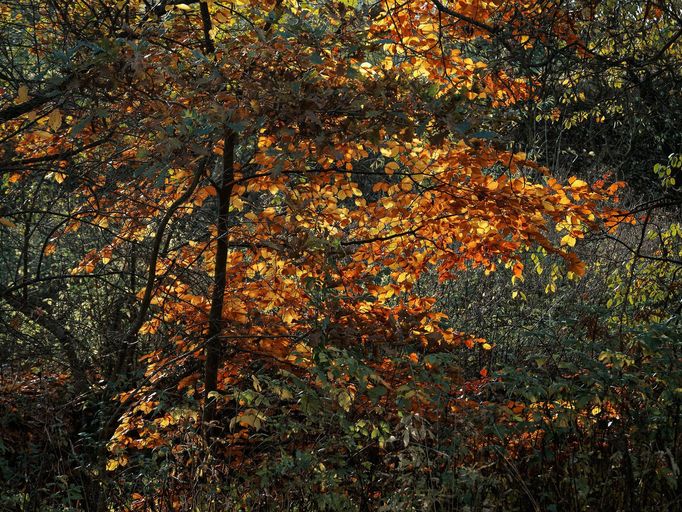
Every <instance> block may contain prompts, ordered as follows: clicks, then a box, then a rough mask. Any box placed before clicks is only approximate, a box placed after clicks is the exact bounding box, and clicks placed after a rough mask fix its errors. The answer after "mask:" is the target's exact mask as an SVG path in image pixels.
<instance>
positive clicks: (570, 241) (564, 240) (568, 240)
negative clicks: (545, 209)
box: [561, 235, 575, 247]
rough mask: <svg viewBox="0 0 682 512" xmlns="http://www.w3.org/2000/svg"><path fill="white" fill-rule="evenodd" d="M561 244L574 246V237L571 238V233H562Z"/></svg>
mask: <svg viewBox="0 0 682 512" xmlns="http://www.w3.org/2000/svg"><path fill="white" fill-rule="evenodd" d="M561 245H568V246H569V247H575V238H573V237H572V236H571V235H564V237H563V238H562V239H561Z"/></svg>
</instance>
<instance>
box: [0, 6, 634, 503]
mask: <svg viewBox="0 0 682 512" xmlns="http://www.w3.org/2000/svg"><path fill="white" fill-rule="evenodd" d="M2 14H3V16H4V23H5V24H6V26H7V30H5V31H3V33H4V34H5V36H3V37H5V38H6V41H4V44H3V47H4V48H11V49H12V52H15V53H13V54H11V55H8V56H7V57H6V58H4V60H3V62H2V68H1V69H0V71H2V76H1V77H0V78H1V79H2V82H3V87H4V90H5V91H6V92H5V95H6V97H8V98H9V97H11V101H8V102H7V104H6V105H5V106H4V107H3V108H2V109H0V119H2V121H3V125H2V137H3V141H4V142H3V147H2V161H3V166H2V168H3V172H4V173H5V177H4V182H3V188H4V192H5V197H6V198H7V203H6V205H5V206H4V209H3V214H2V215H3V217H2V219H3V220H4V222H3V228H2V229H4V230H5V235H4V236H6V237H7V239H8V240H10V242H11V243H10V245H9V247H11V248H12V249H10V250H8V251H7V254H6V257H5V261H6V265H7V268H6V271H5V272H3V274H4V275H5V276H7V277H6V278H5V282H3V283H2V288H0V293H1V295H2V297H3V299H4V300H5V301H6V303H7V304H8V305H9V306H10V307H12V308H14V309H15V310H16V311H17V312H20V313H22V314H25V315H26V314H27V315H28V316H31V315H34V316H36V315H37V316H38V318H39V320H38V321H37V322H36V323H37V324H38V325H41V326H42V327H43V328H44V329H45V330H46V331H47V333H49V334H50V335H51V336H53V337H54V338H55V339H57V340H58V341H59V342H60V344H61V345H60V346H61V347H62V350H63V353H64V354H65V355H66V356H67V362H68V366H69V370H70V372H71V374H72V375H73V376H74V378H77V379H79V381H82V382H81V384H80V385H81V386H82V387H84V388H85V387H88V386H90V387H91V388H95V389H96V386H95V382H96V381H100V380H101V381H103V382H104V384H103V386H102V389H100V390H98V392H101V394H102V397H103V400H104V401H106V399H107V398H111V397H113V396H116V397H117V399H118V405H117V406H114V407H113V408H111V409H110V410H107V411H106V414H107V415H106V417H105V418H104V419H103V420H102V423H101V427H102V433H103V434H102V439H101V440H102V442H107V441H109V443H108V449H109V452H110V455H109V460H108V462H107V463H106V470H108V471H117V470H118V471H120V470H123V471H125V468H126V467H127V465H128V464H129V460H130V457H132V456H133V455H131V449H132V448H137V449H139V450H140V453H143V454H144V453H147V452H148V451H150V450H155V449H159V447H161V446H163V445H166V444H170V443H171V442H172V441H173V440H174V439H178V438H179V437H180V436H182V435H186V433H187V432H190V431H192V429H193V428H194V425H195V424H196V423H200V424H202V425H205V426H209V425H210V426H212V427H213V428H209V429H205V430H204V432H203V435H202V436H198V437H196V438H193V439H195V441H196V443H198V445H199V444H200V443H203V442H205V443H206V445H207V446H208V445H211V446H212V449H211V450H209V449H206V450H205V452H203V453H205V454H208V455H206V456H207V457H214V458H220V457H222V459H221V465H222V466H221V468H222V469H224V470H225V471H227V470H228V469H229V467H230V464H233V460H232V459H234V460H236V461H243V460H245V455H244V454H245V453H246V452H249V455H250V457H252V460H253V461H254V462H253V463H254V465H255V466H258V461H262V460H263V459H264V458H265V455H264V452H258V450H257V449H255V448H254V446H253V444H252V443H253V440H254V439H257V437H255V436H250V434H249V433H250V432H257V431H261V430H265V431H267V428H268V427H267V425H268V424H270V423H272V421H271V420H270V418H272V417H279V415H282V414H283V411H285V412H287V413H291V414H292V415H294V416H295V415H300V414H303V415H310V414H314V413H319V411H320V410H321V409H322V406H321V404H322V403H327V404H330V405H329V407H330V408H331V409H332V410H333V411H336V412H339V414H340V416H341V417H342V418H345V419H344V420H343V421H345V422H346V423H347V422H349V421H350V419H353V421H355V420H357V418H367V421H370V420H371V421H374V419H373V418H374V417H375V416H376V415H378V414H379V411H380V410H387V411H389V412H390V413H388V414H387V418H388V419H389V420H388V421H389V423H391V424H395V422H399V421H401V420H400V419H399V418H400V414H399V412H400V411H398V410H397V409H396V407H398V409H403V410H408V411H409V410H416V409H420V410H422V411H423V414H424V415H427V416H429V418H431V419H437V418H440V419H441V420H443V421H446V420H447V414H446V412H445V411H447V410H448V407H449V404H450V403H451V402H452V401H453V400H454V391H453V390H454V389H455V385H456V384H459V381H458V378H459V377H458V375H457V371H456V363H455V358H454V357H453V353H454V352H453V350H455V347H457V346H459V345H461V344H464V345H466V346H469V347H472V346H473V345H474V344H475V343H478V344H480V346H481V347H483V348H484V349H489V348H490V345H488V344H487V343H486V342H485V340H483V339H480V338H476V337H475V336H474V335H473V334H464V333H460V332H457V330H456V329H455V328H453V325H451V324H449V323H448V322H447V321H446V318H445V315H444V314H443V313H442V312H441V311H440V310H439V309H438V307H437V300H436V297H433V296H430V295H429V294H428V293H424V292H423V291H422V290H421V289H420V281H421V280H423V279H425V278H428V277H433V276H437V278H438V279H439V280H441V281H443V280H451V279H456V278H457V275H458V273H459V272H461V271H463V270H465V269H467V268H484V269H485V270H486V271H488V272H492V271H495V270H496V269H497V268H498V267H500V266H505V265H506V266H507V267H508V268H510V269H511V271H512V274H513V279H515V280H521V279H523V271H524V266H523V264H522V262H521V260H520V258H519V253H520V252H522V251H524V250H526V249H529V248H531V247H542V248H543V249H544V250H545V251H547V252H549V253H552V254H556V255H559V256H561V257H563V258H564V259H565V260H566V262H567V270H568V272H569V273H570V274H571V275H576V276H580V275H582V274H583V273H584V265H583V264H582V263H581V262H580V261H579V259H578V258H577V256H575V254H574V253H573V252H572V251H571V248H572V247H573V246H574V245H575V244H576V242H577V240H578V239H581V238H583V237H584V236H585V233H586V231H587V230H588V229H590V228H594V227H597V226H599V225H601V224H603V223H604V222H606V223H607V224H608V225H609V226H613V225H614V224H615V223H616V222H618V220H619V219H622V218H623V216H622V215H621V216H615V217H614V212H613V211H612V210H611V209H610V207H609V206H608V205H607V204H606V203H605V202H606V201H608V200H609V199H610V198H611V197H612V196H613V195H614V194H615V192H616V191H617V189H618V188H619V184H618V183H615V184H611V185H606V184H605V183H604V181H603V180H600V181H598V182H596V183H595V184H593V185H590V184H588V183H587V182H585V181H583V180H581V179H577V178H575V177H573V178H571V179H570V180H569V182H568V184H562V183H560V182H558V181H557V180H556V179H553V178H552V177H551V176H550V173H549V171H548V169H546V168H544V167H542V166H540V165H538V164H536V163H535V162H533V161H531V160H529V159H528V158H527V155H526V154H525V153H522V152H519V151H517V150H516V148H515V147H513V145H512V146H510V147H505V146H504V144H502V143H500V141H497V140H495V135H494V134H492V133H491V132H490V130H489V128H490V127H489V126H488V124H489V121H488V120H487V118H488V117H489V116H490V115H491V113H492V115H494V116H500V117H502V116H504V115H505V112H508V111H511V110H513V109H515V108H517V107H518V106H519V104H520V102H523V101H527V100H529V98H530V97H531V94H532V87H530V86H529V80H528V78H527V77H525V76H523V75H521V74H520V73H519V70H518V68H517V67H515V66H514V65H512V64H514V61H513V60H510V62H509V63H507V65H503V64H504V63H499V64H498V65H497V66H496V67H490V66H488V65H487V64H486V62H485V61H484V60H482V59H481V58H479V55H481V53H482V52H478V53H477V52H476V51H475V50H476V46H477V45H481V44H492V43H493V42H498V41H499V42H500V44H503V46H504V47H505V48H507V50H508V51H509V52H510V55H512V56H514V55H516V53H518V52H519V51H521V50H522V49H523V48H524V45H525V44H526V43H527V41H528V37H529V36H528V35H526V31H527V30H528V28H529V26H534V25H533V24H536V23H537V20H538V19H544V17H545V16H550V17H554V19H559V20H560V22H557V23H556V24H555V25H554V26H553V28H554V32H552V37H554V38H556V39H557V40H561V41H566V42H567V44H574V41H575V36H574V34H573V32H572V31H571V30H570V28H571V27H570V23H568V21H565V22H564V21H563V20H568V18H567V14H566V13H565V12H564V11H563V10H561V9H560V8H559V7H555V8H551V9H548V10H540V8H539V6H535V5H531V6H528V7H521V6H517V5H516V4H515V3H511V2H508V3H503V4H502V5H501V6H496V5H495V4H493V3H490V2H459V3H457V4H456V5H455V4H452V3H448V4H446V3H441V2H432V3H430V2H403V3H397V2H392V1H387V2H381V3H377V4H375V5H374V4H373V5H367V4H365V3H363V4H362V5H354V4H352V3H349V2H293V1H283V0H272V1H268V2H255V1H251V0H238V1H235V2H231V3H221V2H187V3H177V2H169V1H166V2H160V3H158V4H155V5H152V3H151V2H142V1H136V0H126V1H122V2H116V3H113V4H112V3H111V2H94V3H92V2H88V3H79V2H75V3H74V2H63V1H61V0H53V1H51V2H48V3H33V2H31V1H26V2H19V3H17V4H16V5H14V6H12V7H8V8H6V9H5V10H4V11H3V13H2ZM53 19H54V20H57V22H56V23H51V22H50V20H53ZM17 20H19V21H17ZM505 23H506V25H504V26H505V27H506V28H502V27H503V24H505ZM47 28H49V30H46V29H47ZM29 70H30V72H29ZM557 232H558V233H559V236H557V235H556V234H555V233H557ZM12 276H14V277H12ZM95 279H96V280H98V281H99V280H101V281H102V282H103V283H105V284H104V288H103V289H101V290H100V291H99V292H98V295H100V296H99V297H97V298H96V299H95V300H92V299H91V300H89V301H88V302H87V304H78V303H77V302H76V301H75V300H74V301H73V302H72V303H75V304H76V306H75V307H73V308H70V307H67V306H66V304H68V303H69V302H68V300H69V299H68V297H69V295H70V294H72V293H74V292H76V291H78V289H77V287H78V286H80V283H83V282H86V283H87V282H89V281H90V280H95ZM53 283H61V285H62V289H61V290H58V291H57V292H53V290H55V288H54V287H50V286H44V285H51V284H53ZM54 293H56V295H54ZM49 298H52V300H53V301H54V302H55V303H56V304H55V310H54V311H53V310H52V309H51V308H46V307H44V306H41V305H40V304H41V303H43V302H45V301H46V300H48V299H49ZM93 305H96V308H91V306H93ZM38 310H40V311H39V312H38ZM62 323H65V324H68V325H69V326H71V325H73V326H76V330H77V332H71V331H69V332H65V331H60V330H56V329H54V328H51V327H50V326H53V325H59V324H62ZM91 330H94V331H95V332H98V333H105V334H103V335H102V336H101V338H102V339H101V340H100V341H99V342H98V343H86V342H85V340H86V338H85V337H86V336H87V335H88V333H89V332H90V331H91ZM138 359H139V360H140V361H141V362H142V363H143V365H144V367H143V368H142V369H140V368H139V367H138ZM420 361H422V362H424V363H425V364H427V365H428V367H429V369H430V371H431V372H432V373H433V375H437V376H438V377H437V378H436V377H429V378H433V379H434V380H435V381H438V386H440V387H437V389H438V390H439V391H438V393H436V392H434V391H433V389H434V388H431V389H426V388H425V389H420V385H419V382H418V379H413V378H412V377H411V374H410V372H411V371H413V369H414V367H415V364H416V363H417V362H420ZM202 366H203V368H202ZM138 370H139V371H138ZM136 372H137V373H136ZM140 373H144V375H140ZM439 379H440V380H439ZM88 381H89V382H88ZM266 388H267V389H266ZM439 393H440V394H442V395H443V396H444V397H445V398H443V396H441V395H439V396H441V398H443V400H445V402H440V401H438V400H435V399H434V397H433V396H432V394H433V395H434V396H435V395H438V394H439ZM439 400H440V398H439ZM396 404H397V406H396ZM342 424H343V422H342ZM343 425H345V427H347V426H348V425H346V424H343ZM343 425H342V427H343ZM342 427H339V428H341V431H343V428H345V427H343V428H342ZM272 428H273V429H275V427H272ZM345 432H347V428H346V430H345ZM372 432H374V431H372ZM278 435H279V433H278ZM371 435H374V434H371ZM378 435H379V434H377V436H378ZM381 435H383V434H381ZM110 437H111V439H109V438H110ZM290 439H292V441H291V443H292V444H291V446H292V447H293V448H292V449H293V450H295V449H297V448H302V449H304V451H305V449H308V448H309V447H308V446H307V444H306V443H308V441H305V440H302V439H299V438H298V437H297V436H293V438H290ZM382 439H383V438H382ZM408 441H409V434H408ZM382 449H383V446H382ZM100 455H101V454H100ZM175 455H177V461H179V460H182V457H184V455H182V454H180V453H178V454H175ZM210 460H215V459H210ZM93 464H94V465H93V466H92V471H93V474H94V471H95V470H96V469H99V470H100V471H101V470H103V469H105V468H104V467H103V466H104V465H105V462H104V460H99V461H96V462H95V463H93ZM97 464H99V466H100V467H99V468H97V467H96V465H97ZM226 468H227V469H226ZM174 471H175V470H174ZM150 499H153V497H150ZM353 499H354V498H353ZM358 499H360V498H358ZM100 506H101V505H100Z"/></svg>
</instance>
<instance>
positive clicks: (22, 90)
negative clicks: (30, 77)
mask: <svg viewBox="0 0 682 512" xmlns="http://www.w3.org/2000/svg"><path fill="white" fill-rule="evenodd" d="M26 101H28V87H26V86H25V85H22V86H21V87H19V90H18V91H17V97H16V99H15V100H14V103H16V104H17V105H21V104H22V103H25V102H26Z"/></svg>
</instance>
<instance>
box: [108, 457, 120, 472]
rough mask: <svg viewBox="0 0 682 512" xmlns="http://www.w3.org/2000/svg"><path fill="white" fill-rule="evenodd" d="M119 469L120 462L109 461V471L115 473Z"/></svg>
mask: <svg viewBox="0 0 682 512" xmlns="http://www.w3.org/2000/svg"><path fill="white" fill-rule="evenodd" d="M117 467H118V460H116V459H109V460H108V461H107V471H113V470H115V469H116V468H117Z"/></svg>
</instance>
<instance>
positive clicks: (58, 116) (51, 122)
mask: <svg viewBox="0 0 682 512" xmlns="http://www.w3.org/2000/svg"><path fill="white" fill-rule="evenodd" d="M47 125H48V126H49V127H50V128H52V129H53V130H54V131H57V130H59V127H60V126H61V125H62V113H61V112H60V111H59V109H58V108H57V109H54V110H53V111H52V112H50V117H48V118H47Z"/></svg>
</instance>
